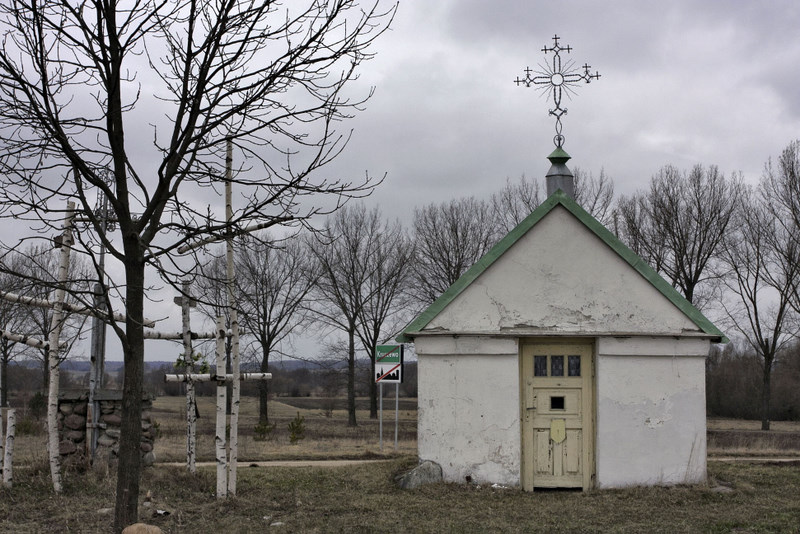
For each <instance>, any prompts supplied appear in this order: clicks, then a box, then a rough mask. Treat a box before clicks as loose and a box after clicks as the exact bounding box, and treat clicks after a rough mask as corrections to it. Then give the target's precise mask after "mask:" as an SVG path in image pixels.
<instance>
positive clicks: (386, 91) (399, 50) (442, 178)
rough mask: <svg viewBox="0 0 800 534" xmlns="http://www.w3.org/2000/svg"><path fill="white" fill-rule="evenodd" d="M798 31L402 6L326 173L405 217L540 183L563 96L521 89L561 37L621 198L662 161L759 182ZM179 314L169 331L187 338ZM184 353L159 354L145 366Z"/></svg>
mask: <svg viewBox="0 0 800 534" xmlns="http://www.w3.org/2000/svg"><path fill="white" fill-rule="evenodd" d="M799 29H800V2H798V1H797V0H778V1H770V2H755V1H743V0H740V1H725V2H722V1H719V2H715V1H699V0H698V1H688V0H686V1H669V2H644V1H632V0H631V1H626V2H625V1H616V2H597V1H558V2H556V1H551V2H534V1H528V0H525V1H523V0H493V1H491V2H489V1H478V0H457V1H456V0H436V1H422V0H407V1H403V2H401V4H400V6H399V8H398V11H397V15H396V18H395V20H394V23H393V25H392V29H391V30H390V31H389V32H388V33H386V34H385V35H384V36H382V37H381V39H380V40H379V41H378V42H377V43H376V47H375V49H374V50H375V51H376V52H377V56H376V57H375V58H374V59H373V60H371V61H369V62H367V63H365V64H364V65H363V70H362V76H361V78H360V80H359V82H358V83H359V84H361V85H363V86H364V87H367V86H375V88H376V91H375V95H374V97H373V98H372V100H371V101H370V102H369V103H368V105H367V107H366V110H365V111H364V112H363V113H361V114H360V115H358V116H357V117H356V118H355V119H353V120H352V121H351V122H350V126H351V127H352V128H353V130H354V133H353V138H352V141H351V143H350V145H349V147H348V148H347V151H346V152H345V153H344V154H343V155H342V156H341V157H340V159H339V160H337V162H336V163H335V164H334V165H333V166H332V167H331V168H330V169H329V171H330V172H331V173H332V174H333V175H336V176H339V177H342V178H347V177H350V176H351V177H353V178H358V177H361V176H363V174H364V172H365V171H366V172H369V173H371V174H375V175H382V174H384V173H386V174H387V179H386V181H385V183H384V184H383V185H382V186H381V187H380V188H379V189H378V190H377V191H376V192H375V194H374V195H373V196H372V197H371V198H370V199H369V201H368V202H370V203H371V204H377V205H379V206H381V208H382V209H383V211H384V212H385V213H386V214H387V216H389V217H392V218H394V217H399V218H401V219H403V220H404V221H405V222H408V221H410V218H411V214H412V213H413V209H414V207H415V206H421V205H423V204H427V203H431V202H443V201H447V200H449V199H451V198H454V197H457V196H470V195H474V196H476V197H483V198H486V197H488V196H489V195H490V194H491V193H492V192H494V191H496V190H498V189H499V188H501V187H502V186H503V185H504V183H505V180H506V178H509V177H510V178H512V179H514V178H517V177H519V176H520V175H523V174H524V175H526V176H527V177H529V178H530V177H536V178H538V179H541V178H542V177H543V176H544V174H545V173H546V172H547V169H548V168H549V163H548V162H547V160H546V159H545V158H546V156H547V155H548V154H549V153H550V152H551V151H552V150H553V148H554V145H553V142H552V139H553V135H554V120H553V118H552V117H550V116H549V115H548V110H549V109H550V108H551V107H552V101H549V102H548V101H547V100H546V99H545V97H544V96H542V95H541V94H540V92H539V91H536V90H535V89H533V88H525V87H520V86H517V85H516V84H515V83H514V80H515V79H516V78H517V77H518V76H519V77H522V76H524V71H525V68H526V67H531V68H532V69H535V70H536V69H538V65H540V64H543V63H546V62H548V61H550V60H551V57H552V56H551V55H548V56H545V54H544V53H543V52H542V51H541V49H542V47H543V46H548V47H550V46H552V44H553V40H552V36H553V35H555V34H558V35H559V37H560V38H561V44H562V45H569V46H571V47H572V52H571V53H570V54H569V55H565V56H563V57H564V60H565V61H566V60H573V61H574V62H575V64H576V65H583V64H584V63H588V64H589V65H591V66H592V70H593V71H594V70H597V71H599V72H600V74H601V78H600V79H599V80H598V81H596V82H595V81H593V82H592V83H591V84H589V85H585V84H582V85H581V86H580V87H578V89H577V94H576V95H575V96H574V97H572V99H569V100H566V101H565V103H564V106H565V107H567V108H568V110H569V113H568V114H567V115H566V117H565V118H564V130H563V133H564V135H565V137H566V143H565V145H564V148H565V149H566V151H567V152H568V153H569V154H570V155H571V156H572V161H571V162H570V166H571V167H572V168H573V169H574V168H575V167H580V168H581V169H583V170H585V171H590V172H592V173H594V174H595V175H597V174H598V173H599V172H600V170H601V169H604V170H605V172H606V173H607V174H608V175H609V176H610V177H611V178H612V179H613V181H614V184H615V189H616V192H617V195H620V194H630V193H632V192H634V191H635V190H636V189H638V188H643V187H646V186H647V184H648V181H649V179H650V177H651V176H652V175H653V174H654V173H655V172H656V171H657V170H658V169H659V168H660V167H662V166H664V165H666V164H672V165H675V166H678V167H679V168H683V169H689V168H690V167H691V166H693V165H695V164H703V165H710V164H715V165H718V166H719V167H720V169H721V170H722V171H723V172H724V173H725V174H726V175H730V173H731V172H735V171H741V172H742V173H743V174H744V176H745V178H746V179H747V180H748V181H750V182H756V181H757V180H758V178H759V177H760V175H761V172H762V169H763V166H764V163H765V162H766V161H767V159H768V158H769V157H776V156H777V155H778V154H779V153H780V151H781V150H782V149H783V148H784V147H785V146H786V145H787V144H788V143H789V142H790V141H791V140H793V139H797V138H800V89H799V88H800V31H799ZM170 300H171V298H169V297H166V298H165V303H166V305H168V306H171V305H170V304H169V301H170ZM172 307H173V308H175V314H174V320H173V317H171V318H170V319H169V320H168V321H166V322H165V323H164V324H163V325H162V327H163V329H164V330H171V329H174V330H176V331H177V330H178V329H179V317H180V314H179V312H178V311H177V308H176V307H174V306H172ZM151 312H152V313H151V315H153V314H154V315H156V316H159V317H162V316H163V314H162V312H163V310H156V311H153V310H151ZM166 323H170V324H169V325H168V324H166ZM112 337H113V336H111V335H109V340H111V338H112ZM302 346H303V347H304V350H309V349H308V347H313V346H314V345H313V344H306V343H304V344H302ZM310 350H313V348H312V349H310ZM178 351H179V349H178V348H177V345H172V346H170V347H167V348H166V349H163V350H162V349H155V347H153V349H152V350H151V349H148V355H147V359H148V360H161V359H166V360H174V359H175V357H176V356H177V352H178ZM114 352H115V350H114V349H113V348H112V347H111V346H109V356H108V357H109V359H119V358H118V357H114V355H113V353H114Z"/></svg>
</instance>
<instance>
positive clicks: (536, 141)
mask: <svg viewBox="0 0 800 534" xmlns="http://www.w3.org/2000/svg"><path fill="white" fill-rule="evenodd" d="M555 34H558V35H559V36H560V37H561V44H562V45H570V46H571V47H572V52H571V53H570V54H568V55H565V54H564V53H562V56H564V57H565V59H571V60H573V61H574V62H575V64H576V65H583V64H584V63H588V64H589V65H591V66H592V68H593V70H595V69H596V70H597V71H599V72H600V74H601V78H600V80H598V81H597V82H592V83H591V84H589V85H585V84H583V85H582V86H581V87H579V88H578V89H577V95H575V96H573V97H572V99H571V100H566V103H565V106H566V107H567V108H568V110H569V113H568V114H567V115H566V117H565V118H564V130H563V133H564V135H565V136H566V144H565V146H564V148H565V149H566V150H567V152H568V153H569V154H570V155H571V156H572V161H571V162H570V165H571V166H572V167H573V168H574V167H575V166H578V167H580V168H581V169H583V170H585V171H591V172H593V173H594V174H595V175H596V174H597V173H599V171H600V170H601V169H605V171H606V173H607V174H608V175H609V176H610V177H612V178H613V180H614V183H615V188H616V191H617V193H618V194H630V193H632V192H633V191H635V190H636V189H637V188H641V187H646V185H647V183H648V181H649V179H650V177H651V176H652V175H653V174H654V173H655V172H656V171H657V170H658V169H659V168H660V167H662V166H663V165H665V164H673V165H676V166H678V167H680V168H685V169H688V168H690V167H691V166H693V165H695V164H698V163H699V164H703V165H709V164H715V165H718V166H719V167H720V169H721V170H722V171H723V172H724V173H725V174H726V175H728V174H729V173H731V172H733V171H741V172H743V173H744V175H745V177H746V178H747V179H748V180H752V181H757V180H758V178H759V176H760V174H761V171H762V169H763V165H764V163H765V162H766V160H767V159H768V158H769V157H770V156H772V157H775V156H777V155H778V154H779V152H780V150H781V149H782V148H784V147H785V146H786V145H787V143H788V142H789V141H791V140H792V139H797V138H800V2H797V0H782V1H770V2H755V1H725V2H722V1H718V2H716V1H669V2H643V1H627V2H622V1H616V2H597V1H558V2H555V1H553V2H534V1H528V0H525V1H523V0H493V1H491V2H487V1H478V0H458V1H456V0H437V1H436V2H423V1H418V0H417V1H405V2H401V3H400V6H399V9H398V11H397V16H396V18H395V21H394V24H393V26H392V30H391V31H390V32H389V33H388V34H386V35H384V36H383V38H382V39H381V40H380V42H379V43H378V44H377V47H376V50H377V51H378V55H377V57H376V58H375V59H374V60H373V61H371V62H369V63H367V64H365V68H364V74H363V76H362V78H361V82H363V83H369V84H371V85H374V86H375V87H376V93H375V96H374V97H373V99H372V100H371V102H370V103H369V105H368V107H367V110H366V111H365V112H364V113H362V114H361V115H360V116H358V117H357V118H356V119H355V120H353V121H352V125H353V127H354V129H355V132H354V138H353V140H352V142H351V144H350V146H349V149H348V151H347V153H346V154H344V155H343V156H342V157H341V159H340V160H339V162H338V164H337V166H336V170H337V171H338V170H343V171H344V172H352V173H363V172H364V171H365V170H369V171H370V172H371V173H375V174H382V173H383V172H386V173H388V177H387V180H386V183H385V184H384V185H383V186H382V187H381V188H380V189H379V190H378V191H377V193H376V194H375V197H374V199H373V202H377V203H379V204H380V205H381V206H382V207H383V209H384V210H385V211H386V212H387V213H388V214H390V215H392V216H400V217H403V218H406V217H407V216H406V215H404V214H407V213H408V212H411V211H413V207H414V206H418V205H421V204H425V203H429V202H440V201H445V200H448V199H450V198H452V197H453V196H456V195H475V196H479V197H483V196H488V195H489V194H491V192H493V191H495V190H497V189H499V188H500V187H502V185H503V184H504V182H505V179H506V178H507V177H511V178H516V177H518V176H520V175H522V174H525V175H526V176H528V177H537V178H541V177H543V176H544V174H545V173H546V172H547V169H548V168H549V163H548V162H547V161H546V159H545V158H546V156H547V155H548V154H549V153H550V152H551V151H552V149H553V148H554V145H553V143H552V138H553V135H554V119H553V118H552V117H550V116H548V110H549V109H550V108H551V107H552V101H550V102H548V101H547V100H546V99H545V97H544V96H542V95H541V94H540V92H539V91H536V90H535V89H533V88H525V87H522V86H517V85H516V84H514V83H513V81H514V79H515V78H516V77H517V76H520V77H522V76H524V69H525V68H526V67H528V66H530V67H531V68H533V69H536V68H537V66H538V65H539V64H541V63H544V62H547V61H549V60H550V59H551V57H552V55H548V56H545V54H544V53H542V52H541V49H542V47H543V46H545V45H546V46H548V47H549V46H552V43H553V41H552V36H553V35H555Z"/></svg>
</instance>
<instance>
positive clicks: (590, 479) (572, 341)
mask: <svg viewBox="0 0 800 534" xmlns="http://www.w3.org/2000/svg"><path fill="white" fill-rule="evenodd" d="M596 341H597V340H596V338H594V337H591V338H587V337H582V338H572V337H542V338H520V339H519V422H520V425H519V427H520V477H519V478H520V486H522V489H523V490H525V491H533V489H534V486H535V481H534V480H533V479H534V478H535V477H534V475H531V476H530V477H528V476H527V475H526V473H527V471H528V469H527V467H528V463H529V462H530V463H533V457H532V455H531V456H530V457H528V455H526V453H525V451H526V444H527V443H526V441H527V438H526V430H527V428H528V427H527V426H526V423H525V417H526V413H527V403H528V399H527V384H526V377H525V375H524V372H523V369H524V366H523V360H524V358H525V356H524V353H525V350H526V349H527V348H529V347H532V346H536V345H559V344H561V345H585V346H589V347H590V351H589V363H590V373H591V374H590V376H589V377H588V381H587V382H586V383H585V384H588V385H586V387H588V388H589V390H590V391H588V392H586V391H584V394H583V395H582V403H583V407H582V408H583V414H584V420H583V421H582V423H583V431H582V435H583V443H582V458H581V459H582V461H583V467H584V469H583V488H582V489H583V491H587V490H589V489H591V488H593V487H594V481H595V474H596V466H595V457H596V455H595V446H596V443H597V440H596V432H597V425H596V424H595V423H596V421H597V378H596V368H597V342H596ZM528 478H530V480H528Z"/></svg>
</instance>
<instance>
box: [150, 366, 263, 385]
mask: <svg viewBox="0 0 800 534" xmlns="http://www.w3.org/2000/svg"><path fill="white" fill-rule="evenodd" d="M223 365H224V362H223ZM271 378H272V373H241V372H240V373H239V381H240V382H244V381H246V380H270V379H271ZM218 380H224V381H225V382H226V383H227V382H233V375H232V374H230V373H229V374H227V375H217V374H213V375H211V374H208V373H205V374H200V373H188V374H180V375H164V382H217V381H218Z"/></svg>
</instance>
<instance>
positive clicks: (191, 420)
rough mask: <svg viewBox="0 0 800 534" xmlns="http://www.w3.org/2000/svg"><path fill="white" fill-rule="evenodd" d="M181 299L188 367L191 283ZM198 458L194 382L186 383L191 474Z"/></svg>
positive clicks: (186, 284) (185, 286)
mask: <svg viewBox="0 0 800 534" xmlns="http://www.w3.org/2000/svg"><path fill="white" fill-rule="evenodd" d="M181 292H182V293H183V294H182V295H181V296H180V297H175V299H174V302H175V304H179V305H180V307H181V324H182V336H183V361H184V363H185V364H186V365H191V364H192V363H193V362H194V354H193V353H192V329H191V328H190V317H191V313H190V311H191V308H192V306H193V305H196V304H195V303H194V301H193V300H192V298H191V297H190V296H189V282H184V283H183V285H182V286H181ZM196 457H197V397H196V394H195V387H194V381H193V380H191V379H190V380H188V381H187V382H186V468H187V469H188V470H189V472H190V473H196V472H197V466H196V464H195V459H196Z"/></svg>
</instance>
